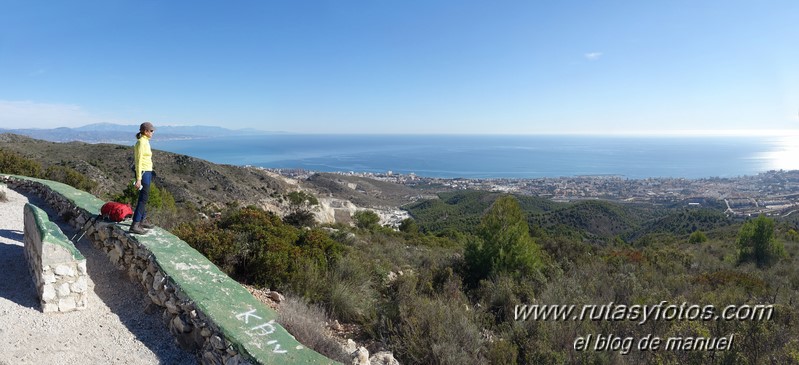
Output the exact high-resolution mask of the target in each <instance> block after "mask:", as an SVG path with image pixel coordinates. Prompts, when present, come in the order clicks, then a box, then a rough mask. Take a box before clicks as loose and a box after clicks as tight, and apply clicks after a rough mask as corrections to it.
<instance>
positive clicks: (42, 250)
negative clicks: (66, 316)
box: [24, 203, 88, 313]
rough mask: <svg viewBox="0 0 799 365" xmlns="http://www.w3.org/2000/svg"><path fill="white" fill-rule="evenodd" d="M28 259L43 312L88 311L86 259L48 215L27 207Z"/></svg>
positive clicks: (26, 250) (26, 257)
mask: <svg viewBox="0 0 799 365" xmlns="http://www.w3.org/2000/svg"><path fill="white" fill-rule="evenodd" d="M24 214H25V228H24V229H25V238H24V242H25V259H26V260H27V261H28V268H29V269H30V272H31V277H33V281H34V283H35V284H36V290H37V293H38V294H39V300H40V302H41V305H42V312H45V313H48V312H70V311H74V310H81V309H86V307H87V300H88V296H87V295H86V290H87V289H88V280H87V279H88V275H87V274H86V258H85V257H83V255H81V253H80V251H78V250H77V249H76V248H75V246H74V245H73V244H72V241H70V240H69V238H67V237H66V236H65V235H64V233H63V232H61V229H60V228H58V226H57V225H56V224H55V223H53V222H51V221H50V219H49V218H48V217H47V213H46V212H45V211H43V210H42V209H40V208H39V207H37V206H35V205H33V204H30V203H28V204H25V210H24Z"/></svg>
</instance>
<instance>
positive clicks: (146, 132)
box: [129, 122, 155, 234]
mask: <svg viewBox="0 0 799 365" xmlns="http://www.w3.org/2000/svg"><path fill="white" fill-rule="evenodd" d="M153 132H155V127H153V124H152V123H150V122H144V123H142V124H141V125H140V126H139V133H137V134H136V139H137V141H136V145H135V146H133V158H134V163H135V165H136V183H135V184H134V185H133V186H134V187H135V188H136V189H138V190H139V201H138V202H137V203H136V210H135V211H134V213H133V224H132V225H131V226H130V231H129V232H130V233H135V234H145V233H147V231H145V229H150V228H153V226H152V225H151V224H150V223H149V221H146V220H145V219H146V217H147V212H146V209H145V208H146V206H147V199H148V198H149V197H150V182H151V181H152V179H153V175H154V174H155V173H154V172H153V151H152V150H151V149H150V138H153Z"/></svg>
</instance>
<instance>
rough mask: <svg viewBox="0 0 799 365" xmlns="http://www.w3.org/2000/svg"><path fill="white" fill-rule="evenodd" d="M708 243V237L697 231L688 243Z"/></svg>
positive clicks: (689, 238) (692, 234)
mask: <svg viewBox="0 0 799 365" xmlns="http://www.w3.org/2000/svg"><path fill="white" fill-rule="evenodd" d="M703 242H707V236H706V235H705V233H704V232H702V231H695V232H694V233H691V236H689V237H688V243H703Z"/></svg>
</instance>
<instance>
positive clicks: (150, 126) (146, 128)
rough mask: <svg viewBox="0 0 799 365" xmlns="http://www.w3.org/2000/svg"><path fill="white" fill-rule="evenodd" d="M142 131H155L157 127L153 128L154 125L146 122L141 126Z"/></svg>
mask: <svg viewBox="0 0 799 365" xmlns="http://www.w3.org/2000/svg"><path fill="white" fill-rule="evenodd" d="M139 130H140V131H142V132H143V131H154V130H155V127H153V123H150V122H144V123H142V124H141V125H140V126H139Z"/></svg>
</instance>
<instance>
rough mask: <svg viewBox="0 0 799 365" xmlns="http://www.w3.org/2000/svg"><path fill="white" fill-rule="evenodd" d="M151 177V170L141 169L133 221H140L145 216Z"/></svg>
mask: <svg viewBox="0 0 799 365" xmlns="http://www.w3.org/2000/svg"><path fill="white" fill-rule="evenodd" d="M152 179H153V172H152V171H143V172H142V174H141V190H139V201H138V202H137V203H136V211H135V212H133V222H134V223H135V222H141V221H143V220H144V218H145V217H147V210H146V207H147V199H149V198H150V181H152Z"/></svg>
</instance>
